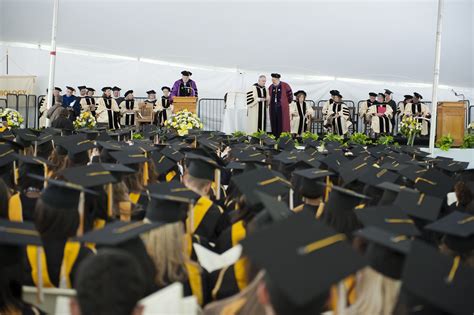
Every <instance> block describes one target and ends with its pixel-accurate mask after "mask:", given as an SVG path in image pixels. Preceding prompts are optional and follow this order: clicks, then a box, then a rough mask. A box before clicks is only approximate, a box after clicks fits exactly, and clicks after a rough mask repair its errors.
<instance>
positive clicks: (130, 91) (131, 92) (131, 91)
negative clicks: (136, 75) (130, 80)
mask: <svg viewBox="0 0 474 315" xmlns="http://www.w3.org/2000/svg"><path fill="white" fill-rule="evenodd" d="M128 94H133V90H128V91H127V92H125V94H124V96H127V95H128Z"/></svg>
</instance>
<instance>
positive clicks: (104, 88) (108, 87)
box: [101, 86, 120, 92]
mask: <svg viewBox="0 0 474 315" xmlns="http://www.w3.org/2000/svg"><path fill="white" fill-rule="evenodd" d="M101 90H102V92H105V91H107V90H112V88H111V87H110V86H104V87H103V88H102V89H101ZM114 91H115V90H114ZM118 91H120V90H118Z"/></svg>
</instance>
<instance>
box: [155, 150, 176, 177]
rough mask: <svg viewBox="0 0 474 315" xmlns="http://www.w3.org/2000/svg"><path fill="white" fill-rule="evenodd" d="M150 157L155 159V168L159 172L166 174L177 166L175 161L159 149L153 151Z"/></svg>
mask: <svg viewBox="0 0 474 315" xmlns="http://www.w3.org/2000/svg"><path fill="white" fill-rule="evenodd" d="M150 158H151V160H152V161H153V163H154V166H155V170H156V171H157V173H158V174H166V173H168V171H170V170H171V169H172V168H173V167H175V166H177V164H176V162H175V161H173V160H171V159H169V158H167V157H166V156H165V155H164V154H163V153H161V152H158V151H154V152H152V153H151V155H150Z"/></svg>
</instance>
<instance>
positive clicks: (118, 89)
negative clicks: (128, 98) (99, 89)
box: [109, 86, 122, 91]
mask: <svg viewBox="0 0 474 315" xmlns="http://www.w3.org/2000/svg"><path fill="white" fill-rule="evenodd" d="M109 89H110V90H112V91H121V90H122V89H121V88H119V87H118V86H114V87H113V88H109Z"/></svg>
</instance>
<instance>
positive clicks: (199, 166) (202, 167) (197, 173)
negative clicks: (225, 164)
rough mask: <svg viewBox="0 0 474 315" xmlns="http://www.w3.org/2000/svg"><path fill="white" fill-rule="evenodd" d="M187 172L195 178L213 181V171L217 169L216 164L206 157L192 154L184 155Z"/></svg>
mask: <svg viewBox="0 0 474 315" xmlns="http://www.w3.org/2000/svg"><path fill="white" fill-rule="evenodd" d="M186 161H187V162H188V163H187V170H188V172H189V174H190V175H191V176H193V177H195V178H200V179H207V180H210V181H213V180H214V175H215V169H216V168H219V165H218V164H217V162H216V161H215V160H214V159H212V158H210V157H207V156H203V155H198V154H194V153H188V154H186Z"/></svg>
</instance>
